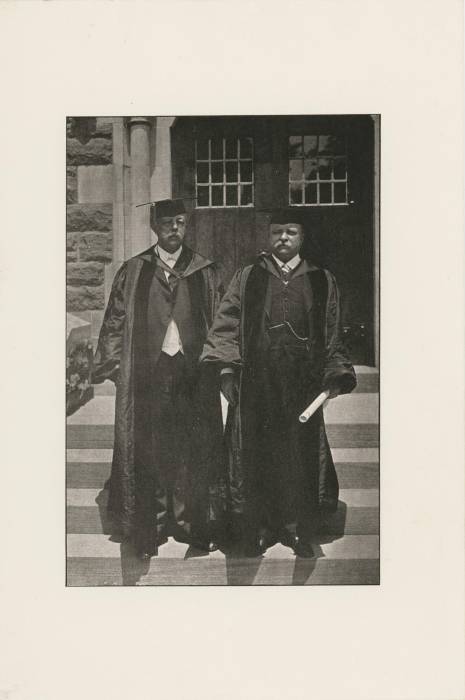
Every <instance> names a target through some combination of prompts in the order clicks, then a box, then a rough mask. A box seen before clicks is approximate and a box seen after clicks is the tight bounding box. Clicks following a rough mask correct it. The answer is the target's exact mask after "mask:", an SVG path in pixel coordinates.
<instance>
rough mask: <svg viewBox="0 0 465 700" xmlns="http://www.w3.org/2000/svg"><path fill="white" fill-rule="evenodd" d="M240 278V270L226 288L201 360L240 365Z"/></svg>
mask: <svg viewBox="0 0 465 700" xmlns="http://www.w3.org/2000/svg"><path fill="white" fill-rule="evenodd" d="M240 278H241V271H240V270H238V271H237V272H236V273H235V274H234V276H233V278H232V280H231V282H230V284H229V287H228V289H227V290H226V293H225V295H224V296H223V299H222V300H221V302H220V304H219V308H218V310H217V312H216V314H215V318H214V320H213V324H212V327H211V329H210V332H209V334H208V336H207V340H206V342H205V345H204V348H203V351H202V354H201V357H200V361H201V362H209V363H215V364H217V365H218V366H219V367H221V368H223V367H230V366H240V364H241V353H240V317H241V301H240Z"/></svg>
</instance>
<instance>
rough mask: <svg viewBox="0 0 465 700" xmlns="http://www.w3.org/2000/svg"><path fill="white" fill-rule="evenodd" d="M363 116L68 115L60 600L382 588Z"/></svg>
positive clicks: (369, 189)
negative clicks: (132, 590) (114, 593)
mask: <svg viewBox="0 0 465 700" xmlns="http://www.w3.org/2000/svg"><path fill="white" fill-rule="evenodd" d="M380 121H381V120H380V115H377V114H362V115H358V114H346V115H345V114H338V115H298V116H297V115H292V116H291V115H289V116H177V117H166V116H131V117H123V116H118V117H107V116H105V117H103V116H78V117H73V116H70V117H68V118H67V120H66V148H67V161H66V162H67V167H66V202H67V252H66V265H67V340H66V355H67V357H66V408H67V441H66V462H67V464H66V534H67V561H66V581H67V585H68V586H131V585H147V586H157V585H158V586H159V585H221V586H223V585H242V586H248V585H281V586H282V585H353V584H364V585H376V584H379V582H380V570H379V535H380V532H379V525H380V517H379V512H380V511H379V453H378V447H379V359H380V358H379V356H380V352H379V288H380V280H379V237H380V231H379V210H380V183H379V179H380V159H379V152H380Z"/></svg>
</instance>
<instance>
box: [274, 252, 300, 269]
mask: <svg viewBox="0 0 465 700" xmlns="http://www.w3.org/2000/svg"><path fill="white" fill-rule="evenodd" d="M271 255H272V256H273V258H274V260H275V261H276V262H277V263H278V265H279V267H282V266H283V265H287V266H288V268H289V269H290V270H294V268H296V267H297V265H298V264H299V263H300V261H301V259H302V258H301V257H300V255H299V253H297V255H294V257H293V258H291V259H290V260H288V261H287V263H285V262H283V261H282V260H280V259H279V258H277V257H276V255H273V253H272V254H271Z"/></svg>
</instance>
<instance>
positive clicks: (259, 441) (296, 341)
mask: <svg viewBox="0 0 465 700" xmlns="http://www.w3.org/2000/svg"><path fill="white" fill-rule="evenodd" d="M303 244H304V230H303V221H302V214H301V213H300V212H299V211H298V210H296V209H295V208H289V209H285V210H278V211H274V212H273V214H272V217H271V221H270V230H269V250H268V252H266V253H262V254H260V255H259V256H258V258H257V259H256V261H255V262H254V263H253V264H252V265H247V266H245V267H243V268H241V269H239V270H238V271H237V272H236V273H235V275H234V277H233V279H232V281H231V284H230V286H229V288H228V291H227V292H226V294H225V296H224V297H223V300H222V302H221V304H220V307H219V309H218V312H217V314H216V318H215V320H214V323H213V326H212V328H211V330H210V333H209V335H208V338H207V341H206V344H205V346H204V349H203V353H202V356H201V360H202V361H203V362H206V363H215V364H216V365H217V366H218V367H219V369H220V371H221V388H222V392H223V394H224V395H225V397H226V399H227V400H228V402H229V411H228V419H227V425H226V434H225V438H226V441H227V444H228V453H229V464H228V477H229V489H228V492H229V509H230V513H231V519H232V524H233V531H234V532H235V533H236V536H238V537H239V538H240V542H241V547H242V551H243V554H244V555H245V556H257V555H259V554H260V553H263V552H264V551H265V550H266V549H267V548H268V547H269V546H271V545H273V544H275V543H276V542H281V543H282V544H284V545H287V546H289V547H291V548H292V549H293V550H294V552H295V554H296V555H298V556H302V557H312V556H313V550H312V546H311V538H312V535H313V534H314V533H315V529H316V528H317V526H318V520H319V517H320V516H321V514H322V513H324V512H332V511H334V510H336V508H337V502H338V491H339V488H338V481H337V475H336V471H335V468H334V463H333V460H332V457H331V452H330V449H329V445H328V441H327V438H326V433H325V426H324V418H323V408H322V405H323V403H324V401H325V400H327V399H328V398H333V397H335V396H337V395H338V394H340V393H348V392H350V391H352V389H353V388H354V387H355V384H356V380H355V373H354V370H353V367H352V365H351V363H350V360H349V359H348V357H347V354H346V351H345V349H344V346H343V343H342V339H341V329H340V308H339V295H338V289H337V286H336V282H335V279H334V277H333V275H332V274H331V273H330V272H329V271H328V270H325V269H323V268H321V267H318V266H317V265H316V264H315V257H314V256H312V257H309V256H305V255H304V254H302V256H301V255H300V252H301V249H302V245H303ZM312 258H313V259H312Z"/></svg>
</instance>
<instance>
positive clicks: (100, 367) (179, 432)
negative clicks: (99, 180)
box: [93, 199, 222, 559]
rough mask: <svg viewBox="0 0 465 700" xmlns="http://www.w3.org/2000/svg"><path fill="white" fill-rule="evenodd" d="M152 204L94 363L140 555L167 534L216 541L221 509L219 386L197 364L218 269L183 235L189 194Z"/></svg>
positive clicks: (118, 485) (112, 498) (113, 506)
mask: <svg viewBox="0 0 465 700" xmlns="http://www.w3.org/2000/svg"><path fill="white" fill-rule="evenodd" d="M150 204H151V209H150V223H151V227H152V229H153V231H154V233H155V234H156V235H157V237H158V241H157V243H156V245H154V246H152V247H151V248H149V249H148V250H145V251H144V252H142V253H140V254H139V255H136V256H135V257H133V258H131V259H130V260H128V261H127V262H125V263H124V264H123V265H122V267H121V268H120V270H119V271H118V273H117V274H116V277H115V280H114V282H113V287H112V291H111V294H110V299H109V301H108V306H107V309H106V312H105V316H104V320H103V324H102V328H101V331H100V337H99V342H98V347H97V351H96V355H95V360H94V369H93V381H94V383H99V382H102V381H104V380H105V379H111V380H113V381H114V382H115V383H116V409H115V443H114V451H113V463H112V471H111V478H110V482H109V510H110V513H111V515H112V519H113V522H114V524H115V528H116V529H117V530H119V531H121V532H122V534H123V535H125V536H127V537H131V538H132V539H133V541H134V543H135V547H136V550H137V553H138V555H139V556H140V558H142V559H149V558H150V557H151V556H153V555H155V554H157V552H158V547H159V546H160V545H162V544H163V543H165V542H166V541H167V538H168V536H173V537H174V538H175V539H177V540H178V541H182V542H187V543H189V544H192V545H194V546H196V547H200V548H202V549H206V550H212V549H214V548H215V545H214V544H213V542H212V532H211V528H210V525H211V524H213V522H214V520H215V518H217V517H218V514H219V511H220V510H221V503H220V502H219V499H218V500H216V495H215V494H216V492H215V483H216V482H215V475H213V474H212V470H214V469H215V468H216V467H217V466H218V465H219V464H220V460H219V459H218V458H217V452H216V450H219V451H221V433H222V421H221V404H220V398H219V391H218V388H216V391H214V377H213V374H212V373H211V372H210V373H209V372H205V371H203V372H200V371H199V363H198V360H199V355H200V352H201V350H202V347H203V344H204V342H205V339H206V335H207V332H208V327H209V326H210V325H211V322H212V320H213V317H214V314H215V311H216V308H217V305H218V303H219V299H220V285H219V279H218V274H217V270H216V268H215V265H214V263H212V261H211V260H208V259H206V258H204V257H203V256H202V255H200V254H199V253H196V252H194V251H193V250H191V249H190V248H189V247H188V246H187V245H185V244H184V242H183V241H184V235H185V231H186V218H187V214H186V210H185V206H184V202H183V200H181V199H177V200H172V199H167V200H163V201H159V202H156V203H150ZM200 374H201V375H202V376H200ZM218 489H220V487H218Z"/></svg>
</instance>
